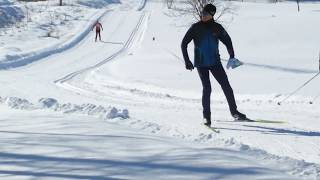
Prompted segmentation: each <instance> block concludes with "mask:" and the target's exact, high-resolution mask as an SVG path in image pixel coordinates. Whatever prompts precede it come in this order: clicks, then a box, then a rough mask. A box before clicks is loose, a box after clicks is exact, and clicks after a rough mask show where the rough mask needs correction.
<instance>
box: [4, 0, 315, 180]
mask: <svg viewBox="0 0 320 180" xmlns="http://www.w3.org/2000/svg"><path fill="white" fill-rule="evenodd" d="M47 3H48V2H33V3H30V4H28V6H29V7H31V8H29V12H30V13H31V14H30V16H29V17H31V18H32V19H31V21H30V22H28V23H27V22H25V20H26V18H24V19H15V20H13V21H12V22H13V23H14V24H12V22H11V23H6V27H5V28H0V77H1V78H0V84H1V88H0V133H1V138H0V143H1V148H0V156H1V158H0V159H1V160H0V179H34V178H36V179H57V178H61V179H113V178H114V179H150V178H155V179H235V178H237V179H295V178H296V179H319V178H320V165H319V164H320V148H319V147H320V138H319V136H320V123H319V119H320V108H319V103H320V99H318V100H315V101H314V104H309V101H310V100H312V99H314V98H315V97H317V95H318V94H319V93H320V86H319V82H320V77H319V78H316V79H314V80H313V81H312V82H311V83H310V84H308V85H307V86H306V87H305V88H303V89H302V90H301V91H299V92H298V93H297V94H296V95H295V96H293V97H291V98H290V99H289V100H288V101H285V102H284V103H282V105H281V106H279V105H277V102H278V101H281V100H282V99H283V98H285V97H286V96H287V95H288V93H290V92H292V91H293V90H294V89H295V88H297V87H298V86H299V85H301V84H303V83H304V82H305V81H306V80H308V79H309V78H311V77H312V76H314V75H315V74H316V73H318V71H319V69H318V68H319V62H318V53H319V42H320V36H319V32H320V24H319V23H315V22H317V20H318V19H319V18H320V11H319V9H320V4H319V3H303V5H302V7H303V8H302V11H301V12H299V13H298V12H297V11H296V4H295V3H291V2H281V3H277V4H269V3H252V2H244V3H242V2H233V3H232V6H233V7H234V12H235V13H234V14H229V15H226V16H224V17H223V18H222V19H221V20H220V22H221V23H222V24H223V25H224V27H225V28H226V29H227V31H228V32H229V34H230V35H231V37H232V39H233V44H234V48H235V53H236V57H238V58H239V59H240V60H242V61H243V62H245V64H244V65H243V66H241V67H239V68H237V69H234V70H228V71H227V74H228V77H229V80H230V82H231V85H232V87H233V89H234V92H235V95H236V99H237V103H238V106H239V109H240V110H241V111H242V112H245V113H246V114H247V115H248V116H249V117H252V118H254V119H267V120H270V121H283V122H284V123H245V122H233V119H232V118H231V116H230V114H229V112H228V107H227V103H226V100H225V98H224V96H223V94H222V91H221V88H220V87H219V86H217V83H216V81H215V80H214V79H213V78H212V79H211V80H212V83H213V95H212V99H211V103H212V114H213V119H214V124H213V125H214V126H215V127H217V128H218V129H219V130H220V131H221V132H220V133H219V134H218V133H214V132H212V131H211V130H209V129H207V128H205V127H203V126H202V125H201V123H202V116H201V114H202V109H201V91H202V89H201V83H200V80H199V77H198V75H197V73H196V72H194V71H193V72H190V71H186V70H185V69H184V63H183V61H182V60H181V57H182V56H181V50H180V43H181V40H182V37H183V35H184V33H185V32H186V31H187V29H188V27H189V26H190V25H191V24H192V23H193V22H195V20H194V19H193V17H192V15H186V16H177V15H176V11H174V10H173V9H168V8H167V7H166V4H165V3H163V2H162V1H156V0H149V1H143V0H141V1H135V0H126V1H103V0H93V1H82V0H81V1H71V0H70V1H66V4H65V5H64V6H62V7H60V6H57V4H55V3H51V4H50V1H49V4H47ZM175 5H176V6H177V7H184V6H185V4H179V3H177V4H175ZM9 6H10V7H13V6H14V7H18V8H20V9H21V11H19V12H18V11H17V12H16V13H13V14H20V13H22V15H23V17H26V14H24V13H25V12H26V11H25V10H24V8H25V7H24V6H23V3H18V2H16V1H7V0H6V1H0V7H1V8H2V9H3V8H4V7H9ZM44 8H45V9H46V10H44ZM50 12H54V13H50ZM52 14H54V15H57V16H56V17H55V18H53V19H52V20H54V21H52V22H51V21H48V19H50V15H52ZM98 19H99V20H100V22H101V23H102V25H103V28H104V30H103V31H102V41H101V42H95V41H94V35H95V34H94V32H92V31H91V29H92V24H93V23H94V22H95V21H96V20H98ZM24 22H25V23H26V24H21V23H24ZM3 24H4V23H3ZM18 27H19V28H18ZM51 32H52V33H51ZM48 33H51V34H50V36H49V35H48ZM192 48H193V47H192V45H191V46H190V47H189V52H190V57H192ZM220 49H221V55H222V57H223V59H225V58H227V57H228V56H227V52H226V51H225V47H224V46H223V45H222V44H221V45H220ZM223 63H224V65H225V61H223ZM280 165H281V166H280Z"/></svg>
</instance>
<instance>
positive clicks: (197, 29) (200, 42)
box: [181, 4, 247, 126]
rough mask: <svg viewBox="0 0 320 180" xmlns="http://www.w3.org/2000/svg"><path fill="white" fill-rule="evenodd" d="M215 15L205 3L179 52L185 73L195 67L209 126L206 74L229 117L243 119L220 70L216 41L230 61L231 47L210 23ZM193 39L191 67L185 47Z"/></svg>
mask: <svg viewBox="0 0 320 180" xmlns="http://www.w3.org/2000/svg"><path fill="white" fill-rule="evenodd" d="M215 13H216V7H215V6H214V5H212V4H207V5H206V6H205V7H204V8H203V11H202V17H201V20H200V21H199V22H197V23H195V24H193V25H192V26H191V27H190V29H189V30H188V31H187V33H186V34H185V36H184V38H183V40H182V44H181V49H182V54H183V58H184V60H185V66H186V69H187V70H192V69H194V67H196V68H197V71H198V73H199V76H200V79H201V82H202V86H203V93H202V107H203V118H204V119H205V120H206V123H205V125H207V126H211V110H210V95H211V83H210V78H209V72H211V73H212V75H213V76H214V77H215V79H216V80H217V81H218V83H219V84H220V85H221V87H222V90H223V92H224V94H225V96H226V98H227V101H228V105H229V109H230V112H231V115H232V116H233V117H234V118H235V119H236V120H245V119H247V117H246V115H245V114H242V113H240V112H239V111H238V110H237V105H236V102H235V98H234V94H233V90H232V88H231V86H230V83H229V81H228V77H227V74H226V72H225V70H224V69H223V66H222V64H221V60H220V55H219V40H220V41H221V42H222V43H223V44H224V45H225V46H226V47H227V50H228V53H229V55H230V59H231V58H232V59H233V58H234V51H233V45H232V41H231V38H230V36H229V35H228V33H227V32H226V31H225V29H224V28H223V27H222V26H221V25H220V24H219V23H217V22H215V21H214V19H213V16H214V14H215ZM192 40H193V42H194V47H195V48H194V64H192V62H191V61H190V59H189V55H188V51H187V47H188V44H189V43H190V42H191V41H192Z"/></svg>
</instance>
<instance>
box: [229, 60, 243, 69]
mask: <svg viewBox="0 0 320 180" xmlns="http://www.w3.org/2000/svg"><path fill="white" fill-rule="evenodd" d="M241 65H243V62H241V61H239V59H236V58H230V59H229V61H228V63H227V69H229V68H232V69H234V68H237V67H239V66H241Z"/></svg>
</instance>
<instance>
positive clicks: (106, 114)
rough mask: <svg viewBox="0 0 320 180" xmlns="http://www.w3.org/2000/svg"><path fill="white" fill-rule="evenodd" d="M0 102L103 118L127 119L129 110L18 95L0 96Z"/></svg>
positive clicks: (32, 108) (26, 108)
mask: <svg viewBox="0 0 320 180" xmlns="http://www.w3.org/2000/svg"><path fill="white" fill-rule="evenodd" d="M0 103H2V104H5V105H7V106H9V107H11V108H13V109H21V110H39V109H40V110H41V109H51V110H53V111H58V112H62V113H66V114H69V113H76V114H85V115H89V116H96V117H100V118H103V119H116V118H121V119H128V118H129V117H130V116H129V111H128V110H127V109H123V110H121V109H117V108H116V107H112V106H109V107H104V106H101V105H95V104H89V103H88V104H81V105H77V104H72V103H66V104H63V103H62V104H61V103H59V102H58V100H56V99H54V98H41V99H39V100H38V102H37V103H31V102H30V101H28V100H26V99H22V98H18V97H6V98H2V97H0Z"/></svg>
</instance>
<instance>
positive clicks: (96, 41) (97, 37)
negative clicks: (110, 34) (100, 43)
mask: <svg viewBox="0 0 320 180" xmlns="http://www.w3.org/2000/svg"><path fill="white" fill-rule="evenodd" d="M98 33H99V32H98V31H96V39H95V41H96V42H97V39H98Z"/></svg>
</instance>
